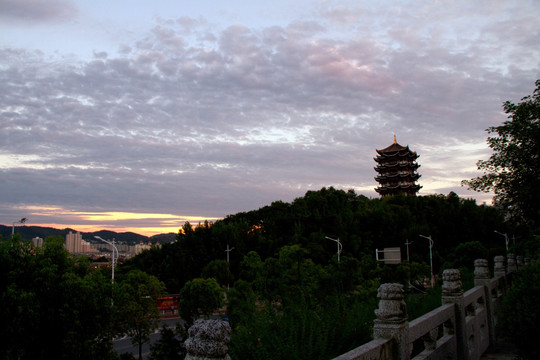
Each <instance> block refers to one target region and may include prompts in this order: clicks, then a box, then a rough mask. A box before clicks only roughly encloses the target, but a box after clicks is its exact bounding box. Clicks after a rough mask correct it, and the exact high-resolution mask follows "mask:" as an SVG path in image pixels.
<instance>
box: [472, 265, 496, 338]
mask: <svg viewBox="0 0 540 360" xmlns="http://www.w3.org/2000/svg"><path fill="white" fill-rule="evenodd" d="M489 283H490V279H489V267H488V261H487V260H486V259H476V260H474V286H482V287H483V288H484V296H485V299H486V301H485V304H484V306H485V307H486V311H487V313H488V318H487V323H488V330H489V332H488V333H489V343H490V345H495V340H496V339H495V324H494V323H493V316H494V313H493V309H492V300H493V297H494V296H498V294H497V293H496V294H492V293H491V291H490V289H489ZM497 291H498V290H497Z"/></svg>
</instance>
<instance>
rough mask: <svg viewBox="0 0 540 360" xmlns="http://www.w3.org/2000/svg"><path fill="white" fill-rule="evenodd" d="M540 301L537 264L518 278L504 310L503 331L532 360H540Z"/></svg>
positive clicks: (524, 269) (501, 327)
mask: <svg viewBox="0 0 540 360" xmlns="http://www.w3.org/2000/svg"><path fill="white" fill-rule="evenodd" d="M538 299H540V262H538V261H536V262H535V263H534V264H532V265H529V266H528V267H525V268H523V269H521V270H520V271H518V272H517V273H515V274H514V278H513V279H512V286H511V287H510V290H509V291H508V293H507V294H506V296H505V297H504V299H503V303H502V306H501V309H500V325H499V330H500V331H502V332H503V334H504V335H506V336H508V338H510V339H511V340H512V341H513V342H514V343H515V344H516V345H517V346H518V349H519V350H520V352H522V355H523V356H525V357H526V358H528V359H538V358H540V349H539V348H538V324H539V323H540V307H539V306H538Z"/></svg>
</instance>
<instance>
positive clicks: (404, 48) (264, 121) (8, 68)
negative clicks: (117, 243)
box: [0, 0, 540, 235]
mask: <svg viewBox="0 0 540 360" xmlns="http://www.w3.org/2000/svg"><path fill="white" fill-rule="evenodd" d="M539 18H540V2H538V1H536V0H532V1H526V0H520V1H496V0H489V1H470V0H466V1H460V0H457V1H376V2H375V1H317V0H311V1H309V0H296V1H294V2H292V1H272V2H269V1H264V2H263V1H254V0H251V1H248V0H233V1H231V0H228V1H217V0H215V1H214V0H199V1H173V0H169V1H167V0H153V1H146V0H137V1H135V0H129V1H128V0H125V1H122V0H116V1H110V0H93V1H87V0H0V33H1V34H2V36H0V130H1V133H0V134H1V137H0V179H1V180H0V199H1V200H0V223H2V224H5V225H10V226H11V225H12V223H13V222H14V221H17V220H18V219H20V218H22V217H27V218H28V219H29V221H28V224H29V225H42V226H54V227H58V228H64V227H72V228H75V229H77V230H80V231H88V230H93V229H109V230H115V231H135V232H138V233H141V234H146V235H152V234H156V233H161V232H169V231H173V232H176V231H177V230H178V228H179V227H180V226H182V225H183V223H184V222H185V221H188V220H189V221H191V222H192V223H198V222H199V221H203V220H204V219H208V220H213V219H218V218H222V217H224V216H226V215H229V214H234V213H237V212H239V211H249V210H254V209H258V208H260V207H262V206H265V205H269V204H270V203H271V202H273V201H277V200H282V201H285V202H290V201H292V200H294V199H295V198H297V197H301V196H303V195H304V194H305V192H306V191H308V190H319V189H320V188H322V187H323V186H326V187H329V186H333V187H335V188H338V189H344V190H348V189H354V190H355V191H356V192H357V193H359V194H364V195H366V196H368V197H378V195H377V193H376V192H375V191H374V188H375V187H376V186H377V183H376V182H375V180H374V177H375V176H376V174H375V171H374V170H373V167H374V166H375V162H374V161H373V157H374V156H375V155H376V153H375V149H377V148H378V149H381V148H384V147H386V146H388V145H390V144H391V143H392V141H393V136H394V134H395V135H396V136H397V140H398V142H399V143H400V144H401V145H409V146H410V148H411V149H412V150H414V151H416V152H417V153H418V154H419V155H420V158H419V159H418V162H419V163H420V165H421V167H420V169H419V172H420V174H421V175H422V177H421V178H420V184H421V185H422V186H423V188H422V190H421V192H420V194H421V195H426V194H445V195H446V194H448V193H449V192H450V191H454V192H456V193H458V194H459V195H460V196H463V197H472V198H475V199H477V201H478V202H479V203H482V202H484V201H486V202H489V201H490V199H491V195H490V194H478V193H474V192H471V191H468V190H467V189H466V188H463V187H461V186H460V182H461V180H463V179H468V178H471V177H474V176H477V175H479V173H478V172H477V170H476V162H477V161H478V160H479V159H487V158H488V157H489V154H490V152H489V149H488V147H487V145H486V141H485V140H486V137H487V133H486V131H485V129H486V128H487V127H489V126H492V125H499V124H501V123H502V122H503V121H504V120H505V119H506V115H505V114H504V113H503V112H502V106H501V105H502V103H503V102H504V101H506V100H511V101H519V99H521V98H522V97H523V96H526V95H528V94H531V93H532V91H533V89H534V82H535V80H536V79H537V78H540V41H539V39H540V34H539V28H540V25H539V22H538V19H539Z"/></svg>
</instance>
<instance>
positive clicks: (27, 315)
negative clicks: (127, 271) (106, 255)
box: [0, 235, 112, 359]
mask: <svg viewBox="0 0 540 360" xmlns="http://www.w3.org/2000/svg"><path fill="white" fill-rule="evenodd" d="M0 267H1V273H2V277H1V278H0V323H1V324H2V326H1V327H0V358H2V359H48V358H50V357H51V355H54V356H55V357H56V358H58V359H96V358H103V359H106V358H109V357H110V355H111V352H112V346H111V342H110V339H111V336H112V329H111V327H110V324H111V316H112V309H111V303H110V291H111V288H110V280H109V279H107V278H106V277H104V276H103V275H102V274H101V273H99V272H95V271H92V270H91V268H90V267H89V263H88V262H87V261H85V260H84V259H76V258H73V257H71V256H70V255H69V254H68V253H67V251H66V250H65V249H64V247H63V239H62V238H61V237H58V238H56V237H49V238H47V239H46V240H45V244H44V247H43V249H39V248H34V247H33V246H32V244H31V243H28V242H21V241H20V239H19V238H18V235H16V236H15V237H14V238H13V239H11V240H8V241H4V242H2V243H0ZM29 345H31V346H29Z"/></svg>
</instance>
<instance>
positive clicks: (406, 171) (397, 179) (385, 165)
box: [374, 135, 422, 196]
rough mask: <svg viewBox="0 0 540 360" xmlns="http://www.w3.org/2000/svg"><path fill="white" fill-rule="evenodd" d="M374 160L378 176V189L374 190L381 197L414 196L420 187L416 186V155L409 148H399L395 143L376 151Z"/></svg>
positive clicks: (417, 176) (417, 175)
mask: <svg viewBox="0 0 540 360" xmlns="http://www.w3.org/2000/svg"><path fill="white" fill-rule="evenodd" d="M376 151H377V156H376V157H375V158H374V160H375V162H376V163H377V166H376V167H375V171H377V173H378V174H379V175H378V176H377V177H376V178H375V180H377V182H378V183H379V187H377V188H376V189H375V191H377V192H378V193H379V194H380V195H381V196H392V195H416V193H417V192H418V190H420V188H421V187H422V186H420V185H418V184H416V181H417V180H418V178H419V177H420V175H419V174H418V172H417V170H418V168H419V167H420V165H418V164H417V162H416V159H418V156H419V155H418V154H416V152H414V151H411V149H409V146H401V145H400V144H398V143H397V141H396V136H395V135H394V143H393V144H392V145H390V146H388V147H386V148H384V149H382V150H376Z"/></svg>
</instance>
